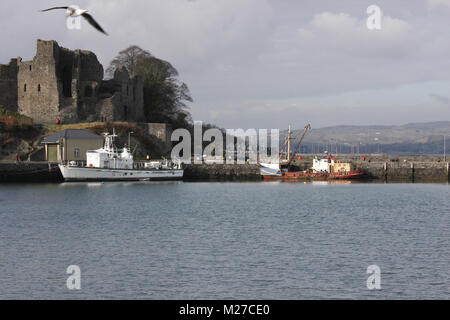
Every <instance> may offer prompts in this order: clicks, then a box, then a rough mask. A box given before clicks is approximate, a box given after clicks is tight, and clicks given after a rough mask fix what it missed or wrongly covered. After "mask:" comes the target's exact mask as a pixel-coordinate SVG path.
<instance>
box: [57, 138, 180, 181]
mask: <svg viewBox="0 0 450 320" xmlns="http://www.w3.org/2000/svg"><path fill="white" fill-rule="evenodd" d="M104 136H105V145H104V147H103V148H101V149H98V150H92V151H88V152H87V153H86V159H87V161H86V166H85V167H84V166H80V165H79V163H77V162H74V161H71V162H69V163H67V164H60V165H59V169H60V170H61V174H62V176H63V177H64V180H65V181H166V180H181V179H182V178H183V174H184V170H183V169H182V168H181V163H180V162H178V163H177V164H175V163H172V162H169V161H167V160H166V161H165V163H161V162H148V163H145V164H144V167H143V168H135V165H134V160H133V155H132V154H131V153H130V151H129V149H128V148H126V147H125V148H123V150H122V151H121V152H119V151H118V150H117V148H116V147H115V145H114V138H116V137H117V135H116V134H115V133H113V134H112V135H110V134H109V133H105V134H104Z"/></svg>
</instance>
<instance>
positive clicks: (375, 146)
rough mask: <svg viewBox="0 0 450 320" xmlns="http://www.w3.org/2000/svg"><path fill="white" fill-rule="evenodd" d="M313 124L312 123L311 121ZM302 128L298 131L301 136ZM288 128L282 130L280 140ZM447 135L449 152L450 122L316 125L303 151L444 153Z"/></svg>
mask: <svg viewBox="0 0 450 320" xmlns="http://www.w3.org/2000/svg"><path fill="white" fill-rule="evenodd" d="M312 125H313V124H312ZM302 132H303V129H299V130H295V131H294V137H299V136H300V135H301V134H302ZM286 135H287V131H283V132H282V133H281V140H283V141H284V139H285V138H286ZM444 135H446V136H447V143H446V145H447V146H446V149H447V154H449V153H450V121H439V122H428V123H409V124H406V125H401V126H336V127H325V128H314V126H313V129H312V130H310V131H309V132H308V134H307V135H306V137H305V140H304V142H303V144H302V150H301V151H302V152H303V153H312V151H314V153H319V152H320V153H322V152H324V151H330V152H333V153H336V148H337V150H338V153H358V151H359V153H388V154H442V153H443V152H444Z"/></svg>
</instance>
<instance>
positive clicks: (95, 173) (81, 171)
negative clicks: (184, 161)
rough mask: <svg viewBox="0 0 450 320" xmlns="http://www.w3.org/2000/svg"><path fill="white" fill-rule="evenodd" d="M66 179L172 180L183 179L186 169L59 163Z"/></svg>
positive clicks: (68, 180) (69, 180)
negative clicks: (78, 165) (85, 166)
mask: <svg viewBox="0 0 450 320" xmlns="http://www.w3.org/2000/svg"><path fill="white" fill-rule="evenodd" d="M59 169H60V171H61V174H62V176H63V177H64V180H65V181H67V182H71V181H170V180H181V179H183V174H184V170H125V169H124V170H122V169H101V168H81V167H70V166H66V165H59Z"/></svg>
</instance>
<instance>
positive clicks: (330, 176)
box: [264, 170, 366, 181]
mask: <svg viewBox="0 0 450 320" xmlns="http://www.w3.org/2000/svg"><path fill="white" fill-rule="evenodd" d="M365 175H366V173H365V171H364V170H353V171H350V172H345V173H344V172H338V173H310V172H303V171H298V172H283V173H282V175H281V176H264V179H267V180H289V181H292V180H357V179H363V178H364V177H365Z"/></svg>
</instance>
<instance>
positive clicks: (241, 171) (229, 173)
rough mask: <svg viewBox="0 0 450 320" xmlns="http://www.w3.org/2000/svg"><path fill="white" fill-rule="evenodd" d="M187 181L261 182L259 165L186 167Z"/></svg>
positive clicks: (185, 176) (185, 177) (185, 175)
mask: <svg viewBox="0 0 450 320" xmlns="http://www.w3.org/2000/svg"><path fill="white" fill-rule="evenodd" d="M184 179H185V180H246V181H247V180H254V181H260V180H261V179H262V177H261V175H260V170H259V165H230V164H211V165H207V164H202V165H194V164H188V165H184Z"/></svg>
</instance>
